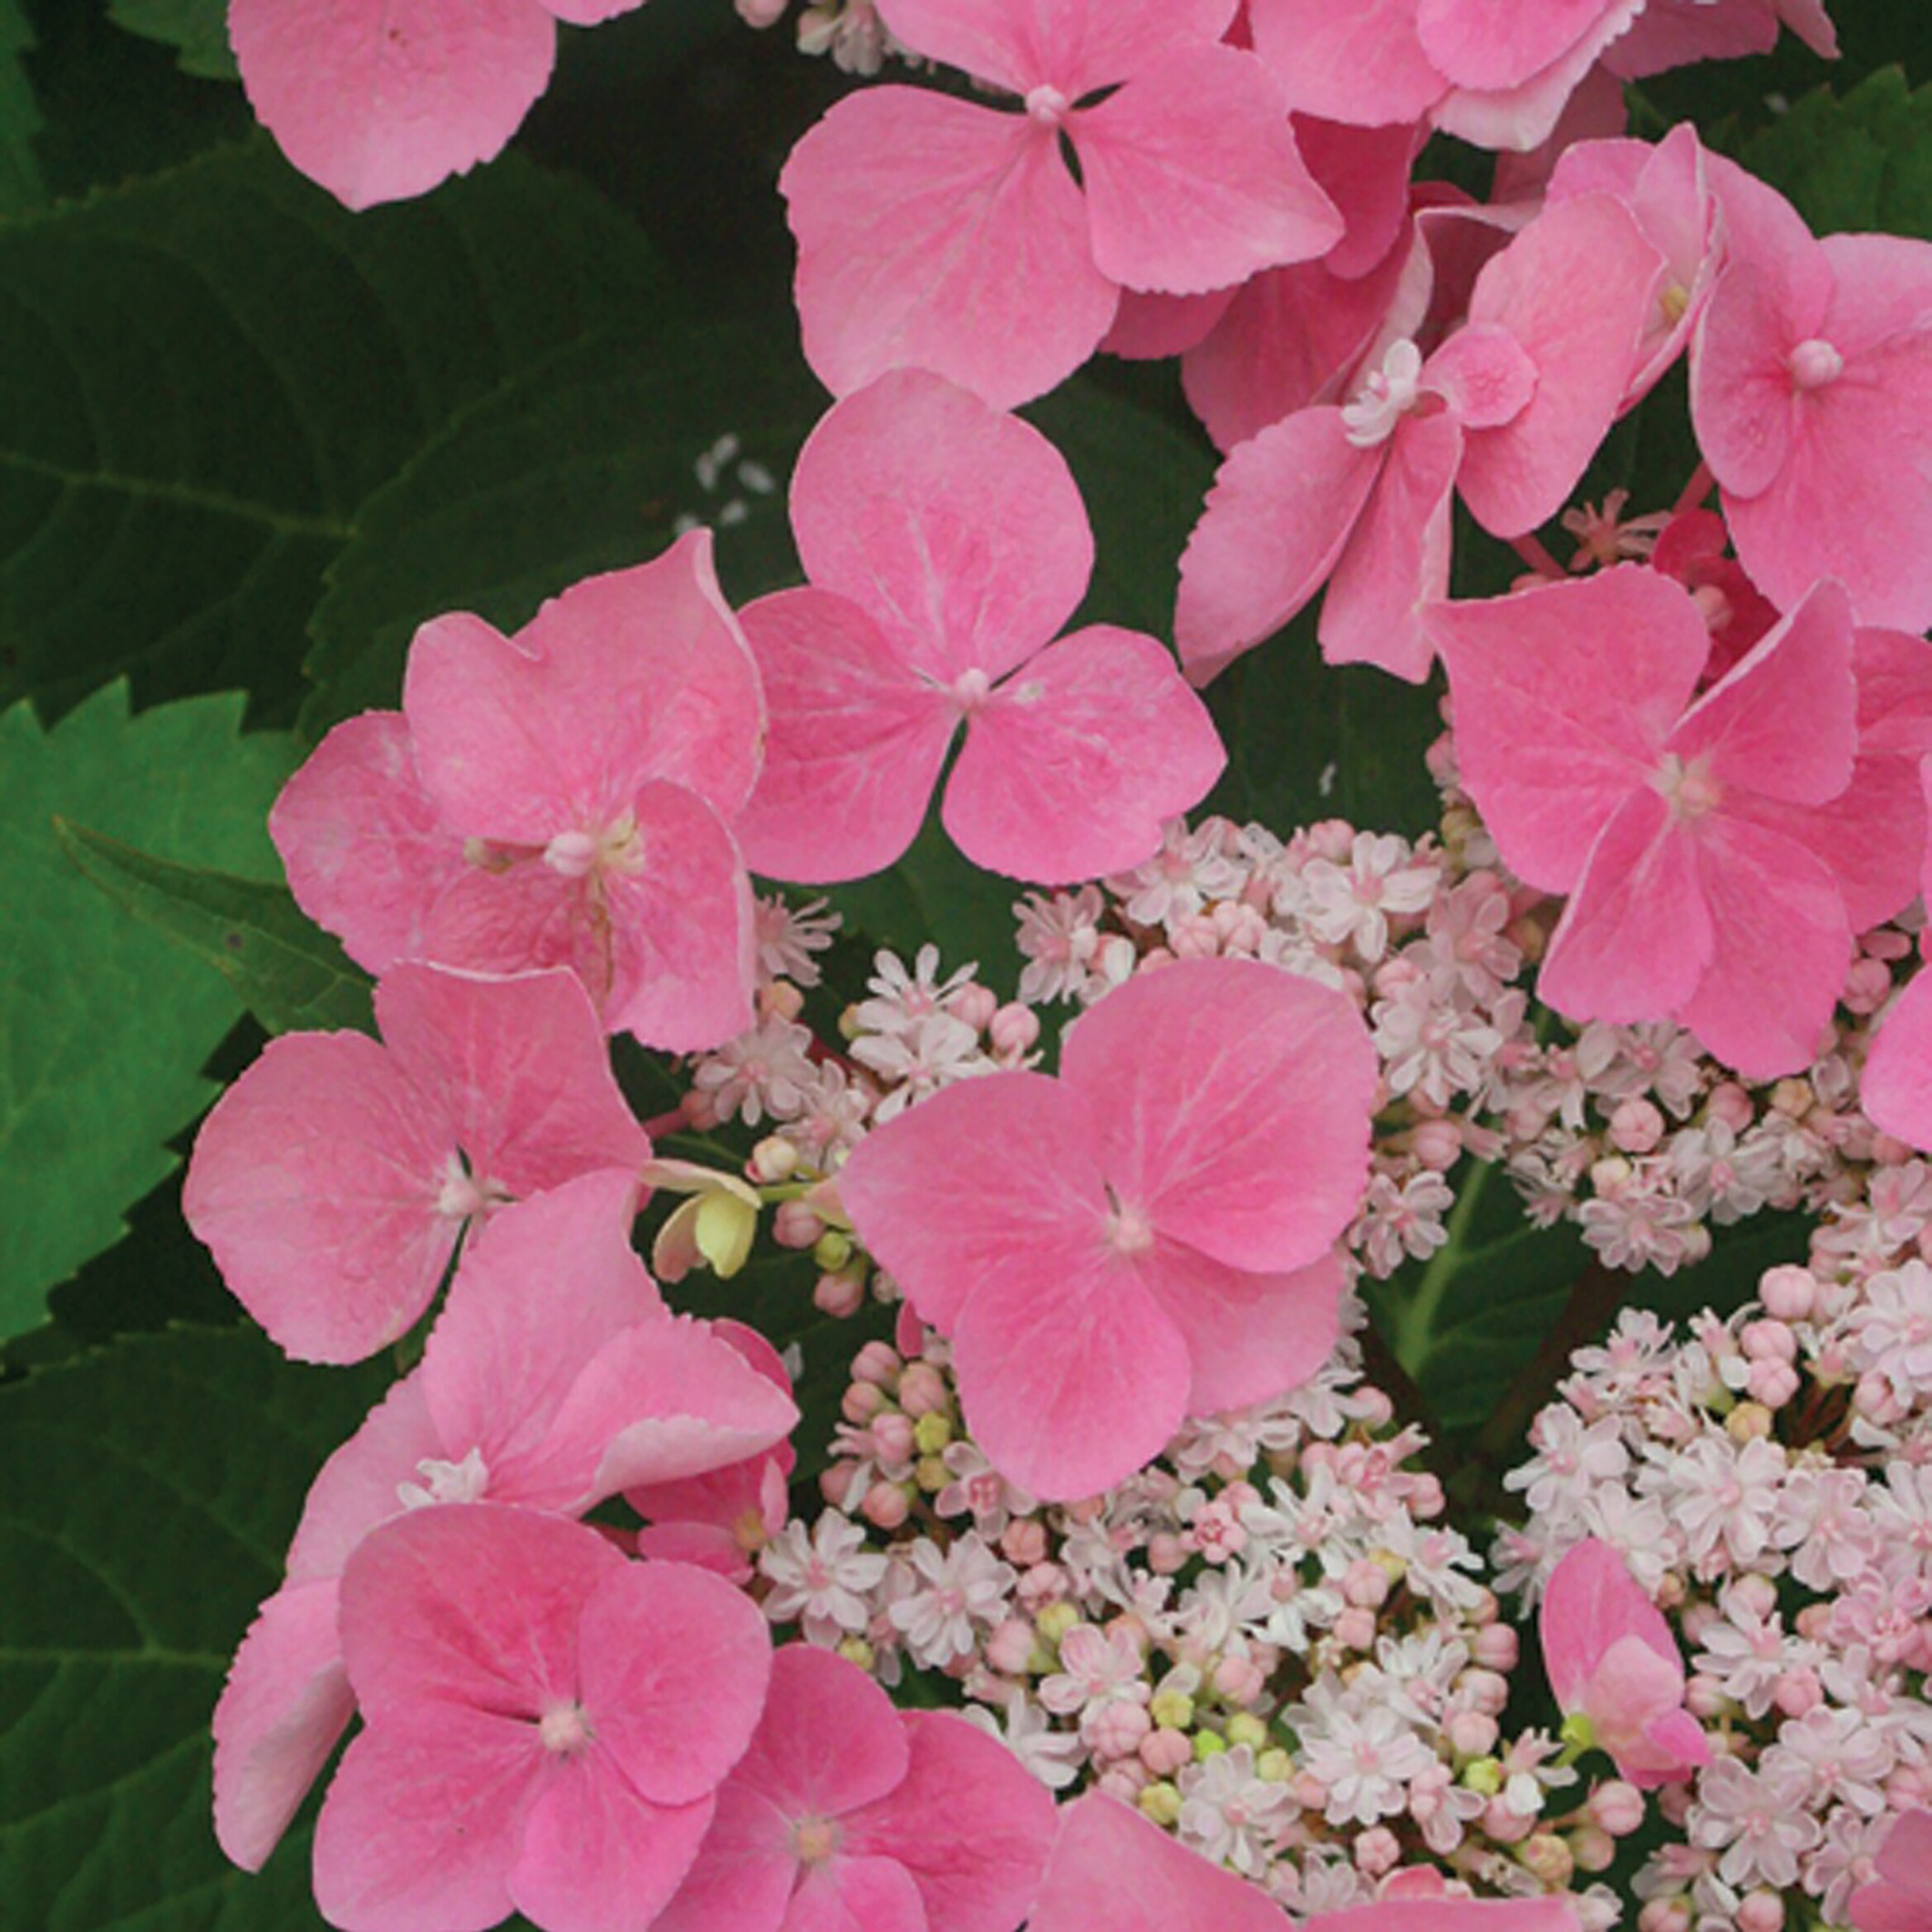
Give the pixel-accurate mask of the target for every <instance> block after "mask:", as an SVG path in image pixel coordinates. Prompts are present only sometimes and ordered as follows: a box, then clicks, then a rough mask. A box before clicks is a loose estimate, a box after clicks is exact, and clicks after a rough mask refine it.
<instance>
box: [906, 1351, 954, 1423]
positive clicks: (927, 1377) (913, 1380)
mask: <svg viewBox="0 0 1932 1932" xmlns="http://www.w3.org/2000/svg"><path fill="white" fill-rule="evenodd" d="M949 1400H950V1397H949V1392H948V1390H947V1388H946V1378H945V1377H944V1376H943V1375H941V1374H940V1372H939V1370H938V1369H936V1368H934V1367H933V1365H932V1364H931V1363H930V1362H914V1363H910V1364H909V1365H908V1366H907V1369H906V1372H905V1373H904V1374H902V1376H901V1377H900V1378H899V1406H900V1407H901V1408H902V1409H903V1410H904V1411H906V1413H907V1415H908V1416H930V1415H931V1414H933V1413H934V1412H935V1411H937V1410H940V1409H944V1408H945V1406H947V1404H948V1402H949Z"/></svg>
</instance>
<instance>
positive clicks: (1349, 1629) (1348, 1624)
mask: <svg viewBox="0 0 1932 1932" xmlns="http://www.w3.org/2000/svg"><path fill="white" fill-rule="evenodd" d="M1335 1641H1336V1643H1338V1644H1340V1645H1341V1646H1342V1647H1343V1648H1344V1649H1347V1650H1369V1649H1373V1648H1374V1645H1375V1613H1374V1611H1369V1610H1359V1609H1357V1610H1344V1611H1343V1612H1342V1614H1341V1615H1340V1616H1338V1617H1337V1618H1336V1619H1335Z"/></svg>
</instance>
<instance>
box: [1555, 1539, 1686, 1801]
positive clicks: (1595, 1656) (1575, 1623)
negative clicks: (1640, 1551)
mask: <svg viewBox="0 0 1932 1932" xmlns="http://www.w3.org/2000/svg"><path fill="white" fill-rule="evenodd" d="M1536 1627H1537V1633H1538V1635H1539V1637H1540V1638H1541V1639H1542V1642H1543V1663H1544V1669H1545V1670H1546V1671H1548V1673H1549V1687H1550V1689H1551V1690H1552V1691H1554V1692H1555V1693H1556V1701H1557V1702H1558V1705H1559V1706H1561V1707H1562V1709H1563V1714H1564V1715H1565V1716H1567V1717H1577V1716H1581V1717H1582V1718H1583V1719H1585V1720H1587V1723H1588V1725H1589V1727H1590V1736H1591V1741H1592V1742H1593V1743H1594V1744H1597V1745H1598V1746H1599V1747H1600V1748H1601V1749H1603V1750H1605V1751H1607V1752H1608V1753H1609V1754H1610V1755H1611V1758H1614V1759H1615V1760H1616V1768H1617V1774H1618V1776H1619V1777H1625V1778H1628V1779H1629V1780H1630V1782H1631V1783H1632V1784H1634V1785H1638V1786H1640V1787H1643V1788H1644V1789H1645V1790H1654V1788H1655V1787H1657V1786H1658V1785H1661V1784H1669V1783H1673V1782H1676V1781H1677V1780H1679V1779H1682V1778H1686V1777H1689V1776H1690V1775H1691V1773H1692V1772H1693V1771H1694V1770H1696V1768H1697V1767H1698V1766H1699V1765H1701V1764H1708V1763H1710V1762H1711V1745H1710V1742H1709V1740H1708V1739H1706V1737H1705V1735H1704V1733H1703V1730H1702V1728H1701V1726H1700V1725H1699V1724H1698V1722H1697V1720H1696V1718H1694V1717H1692V1715H1691V1714H1690V1713H1689V1712H1688V1711H1686V1710H1685V1709H1684V1660H1683V1658H1682V1656H1681V1655H1680V1654H1679V1653H1678V1650H1677V1639H1675V1638H1674V1637H1673V1636H1672V1635H1671V1632H1670V1625H1668V1623H1666V1622H1665V1621H1664V1618H1663V1611H1660V1610H1659V1609H1658V1607H1657V1606H1656V1605H1655V1604H1654V1603H1653V1602H1652V1601H1650V1599H1649V1597H1648V1596H1647V1595H1646V1594H1645V1593H1644V1590H1643V1588H1642V1587H1641V1586H1640V1585H1639V1583H1638V1582H1636V1580H1635V1578H1634V1577H1632V1576H1631V1575H1630V1570H1629V1569H1628V1568H1627V1567H1626V1566H1625V1563H1624V1559H1623V1558H1622V1557H1621V1556H1620V1555H1619V1554H1617V1552H1616V1550H1615V1549H1613V1548H1612V1547H1611V1545H1610V1544H1607V1543H1601V1542H1599V1541H1598V1540H1597V1539H1596V1538H1595V1537H1586V1538H1585V1539H1583V1540H1582V1542H1581V1543H1578V1544H1576V1545H1575V1546H1574V1547H1573V1549H1570V1550H1569V1551H1568V1553H1567V1554H1565V1556H1564V1557H1563V1561H1562V1562H1561V1563H1558V1565H1557V1566H1556V1568H1554V1570H1553V1571H1552V1572H1551V1573H1550V1577H1549V1585H1548V1587H1547V1588H1546V1589H1545V1591H1544V1597H1543V1608H1542V1611H1541V1612H1540V1615H1539V1619H1538V1622H1537V1626H1536Z"/></svg>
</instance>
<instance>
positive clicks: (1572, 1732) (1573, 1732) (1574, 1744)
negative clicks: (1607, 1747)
mask: <svg viewBox="0 0 1932 1932" xmlns="http://www.w3.org/2000/svg"><path fill="white" fill-rule="evenodd" d="M1556 1735H1557V1738H1558V1741H1559V1742H1561V1743H1563V1744H1568V1746H1570V1747H1571V1749H1573V1750H1575V1751H1577V1753H1578V1754H1581V1753H1582V1752H1585V1751H1592V1750H1594V1749H1596V1748H1597V1726H1596V1725H1593V1724H1592V1722H1591V1721H1590V1714H1589V1713H1588V1712H1587V1711H1572V1712H1571V1713H1570V1714H1569V1715H1568V1717H1566V1718H1565V1719H1564V1720H1563V1728H1562V1729H1561V1730H1559V1731H1558V1733H1557V1734H1556Z"/></svg>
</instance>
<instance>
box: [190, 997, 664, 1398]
mask: <svg viewBox="0 0 1932 1932" xmlns="http://www.w3.org/2000/svg"><path fill="white" fill-rule="evenodd" d="M375 1006H376V1021H377V1024H378V1025H379V1026H380V1027H381V1028H382V1031H383V1037H382V1039H381V1040H379V1041H378V1040H371V1039H369V1037H368V1035H365V1034H360V1033H288V1034H284V1035H282V1037H281V1038H280V1039H278V1040H270V1041H269V1044H268V1045H267V1046H266V1047H265V1048H264V1049H263V1052H262V1056H261V1058H260V1059H258V1060H257V1061H256V1062H255V1064H254V1065H253V1066H251V1067H250V1068H249V1069H248V1070H247V1071H246V1072H245V1073H244V1074H243V1075H242V1076H241V1078H240V1079H239V1080H237V1081H236V1083H235V1084H234V1085H233V1086H232V1087H230V1088H229V1089H228V1091H227V1092H226V1093H225V1094H223V1095H222V1096H221V1099H220V1100H219V1101H217V1102H216V1104H215V1107H214V1111H212V1113H210V1114H209V1116H208V1117H207V1120H206V1121H203V1122H202V1130H201V1132H200V1134H199V1135H198V1136H197V1138H196V1140H195V1144H194V1153H193V1157H192V1158H191V1159H190V1160H189V1162H188V1178H187V1181H186V1183H184V1185H183V1189H182V1211H183V1214H184V1215H185V1216H186V1217H187V1220H188V1225H189V1226H190V1227H191V1228H193V1230H194V1231H195V1233H196V1235H197V1236H199V1238H200V1239H201V1240H202V1241H204V1242H205V1243H206V1244H207V1246H208V1247H209V1248H210V1249H212V1251H213V1253H214V1256H215V1260H216V1263H217V1266H218V1267H219V1268H221V1278H222V1279H223V1280H224V1281H225V1282H226V1283H227V1284H228V1287H229V1289H230V1291H231V1292H232V1293H233V1294H234V1296H235V1297H236V1300H237V1301H240V1303H241V1305H242V1306H243V1307H245V1309H247V1311H249V1313H250V1315H252V1316H254V1317H255V1320H256V1321H259V1323H260V1324H261V1325H262V1326H263V1327H264V1329H266V1330H268V1332H269V1336H270V1337H271V1339H273V1340H274V1341H275V1342H276V1343H277V1344H279V1345H280V1346H281V1347H282V1348H283V1349H286V1350H287V1351H288V1354H291V1355H293V1356H294V1357H295V1358H296V1359H297V1360H299V1361H308V1362H355V1361H359V1360H360V1359H362V1358H363V1357H364V1355H369V1354H374V1351H375V1350H376V1349H379V1348H381V1347H383V1344H385V1343H388V1342H393V1341H394V1340H396V1339H397V1336H399V1335H402V1334H403V1333H404V1332H405V1331H406V1330H407V1329H408V1328H409V1326H410V1325H411V1324H412V1322H414V1321H416V1317H417V1316H420V1315H421V1313H422V1311H424V1310H425V1309H426V1308H427V1307H428V1306H429V1305H430V1300H431V1297H432V1296H433V1295H434V1294H435V1292H436V1287H437V1285H438V1283H440V1282H441V1280H442V1278H443V1271H444V1269H445V1268H446V1267H447V1266H448V1264H449V1260H450V1255H451V1254H453V1253H454V1250H455V1247H456V1244H457V1241H458V1240H459V1238H460V1237H461V1236H462V1235H463V1233H464V1230H465V1229H466V1228H468V1229H469V1230H471V1235H472V1239H473V1240H474V1239H476V1238H478V1237H479V1236H480V1235H481V1233H482V1229H483V1223H484V1222H485V1221H486V1220H487V1219H488V1216H490V1214H491V1213H492V1212H493V1210H495V1209H497V1208H498V1207H500V1206H502V1205H503V1204H504V1203H505V1202H508V1201H512V1200H515V1199H517V1198H519V1197H521V1196H524V1195H526V1194H535V1193H538V1192H541V1191H542V1190H543V1189H545V1188H546V1187H555V1186H556V1185H558V1183H560V1182H563V1181H567V1180H569V1179H571V1178H573V1177H574V1176H576V1175H578V1174H583V1173H590V1172H591V1171H592V1170H593V1169H596V1168H611V1167H621V1168H626V1169H628V1170H630V1171H631V1173H632V1174H633V1175H635V1172H636V1170H637V1168H638V1167H639V1166H640V1163H642V1162H643V1161H644V1160H645V1158H646V1157H647V1156H648V1155H649V1154H650V1142H649V1141H648V1140H646V1139H645V1134H644V1130H642V1129H641V1128H640V1126H639V1125H638V1124H637V1122H636V1120H635V1118H634V1116H632V1114H631V1110H630V1108H629V1107H628V1106H626V1105H625V1103H624V1098H623V1096H622V1095H621V1093H619V1092H618V1091H617V1083H616V1081H615V1080H614V1079H613V1078H611V1064H610V1059H609V1055H608V1053H607V1049H606V1047H605V1044H604V1035H603V1031H602V1028H601V1027H600V1026H599V1025H597V1015H596V1013H595V1011H593V1010H592V1006H591V1004H590V1001H589V997H588V995H587V994H586V993H585V992H584V990H583V987H582V986H581V985H580V984H578V982H577V981H576V979H574V978H573V977H572V976H571V975H570V974H569V973H564V972H562V971H560V970H555V969H553V970H551V971H550V972H545V973H519V974H515V975H512V976H510V977H507V978H500V977H497V976H494V975H490V974H484V973H459V972H455V971H452V970H450V969H448V968H442V967H437V966H425V965H417V964H405V965H401V966H397V967H396V968H394V969H393V971H391V972H390V973H388V975H387V976H386V977H385V978H383V981H382V982H381V983H380V984H379V985H378V987H377V988H376V996H375Z"/></svg>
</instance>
